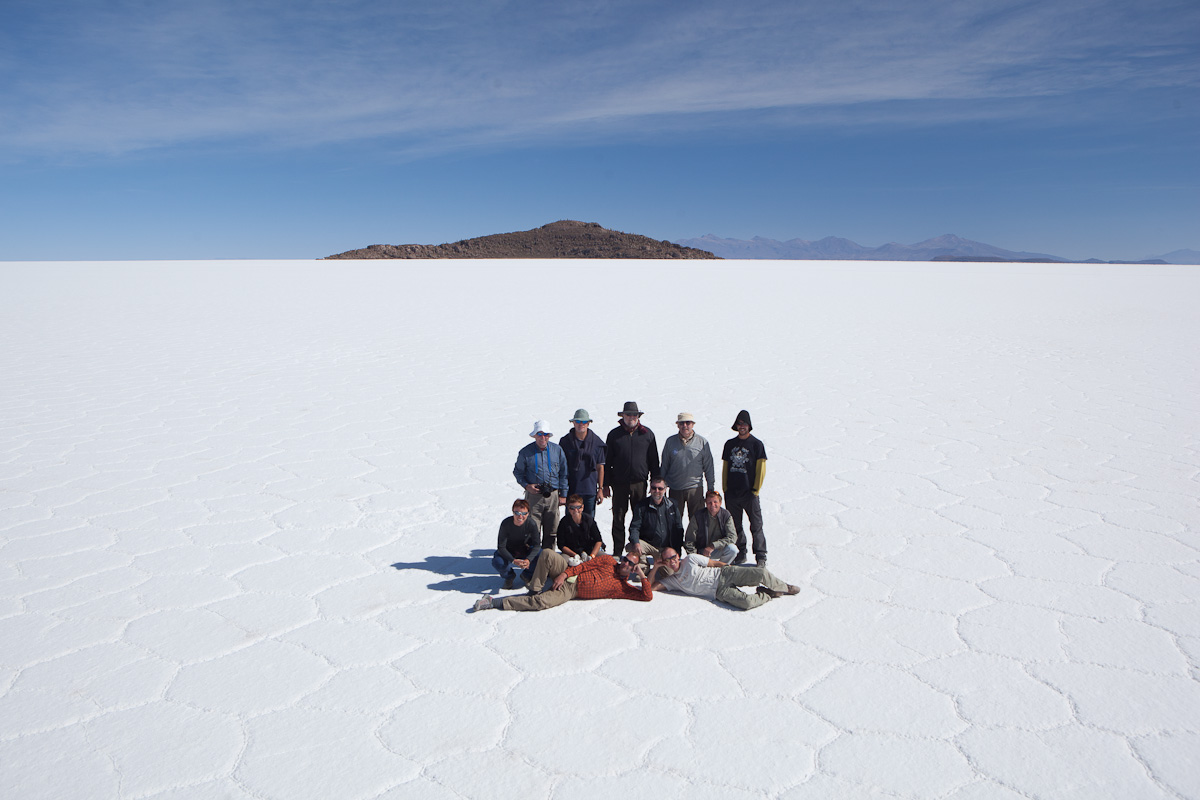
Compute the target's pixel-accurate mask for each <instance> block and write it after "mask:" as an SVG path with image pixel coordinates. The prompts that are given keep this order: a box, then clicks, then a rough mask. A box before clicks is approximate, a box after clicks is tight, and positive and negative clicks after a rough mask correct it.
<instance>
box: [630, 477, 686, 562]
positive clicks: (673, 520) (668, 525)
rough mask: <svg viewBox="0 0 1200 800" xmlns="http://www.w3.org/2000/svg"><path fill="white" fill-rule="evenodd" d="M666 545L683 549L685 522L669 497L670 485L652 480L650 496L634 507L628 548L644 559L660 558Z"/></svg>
mask: <svg viewBox="0 0 1200 800" xmlns="http://www.w3.org/2000/svg"><path fill="white" fill-rule="evenodd" d="M667 545H671V546H673V547H675V548H676V549H678V548H680V547H682V546H683V519H682V516H681V512H680V510H679V506H677V505H675V501H674V500H672V499H671V498H669V497H667V482H666V481H665V480H663V479H662V478H655V479H654V480H652V481H650V496H649V497H647V498H646V499H645V500H642V501H640V502H639V503H638V504H637V505H635V506H634V507H633V522H631V523H629V546H630V547H631V548H633V549H635V550H636V552H637V554H638V555H639V556H641V557H642V558H643V560H644V557H645V556H651V557H654V558H657V557H658V553H659V551H660V550H662V549H663V548H664V547H666V546H667Z"/></svg>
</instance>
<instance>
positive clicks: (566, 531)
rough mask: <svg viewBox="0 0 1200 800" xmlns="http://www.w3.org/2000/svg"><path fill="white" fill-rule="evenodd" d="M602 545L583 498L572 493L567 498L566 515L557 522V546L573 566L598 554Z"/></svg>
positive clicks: (598, 532)
mask: <svg viewBox="0 0 1200 800" xmlns="http://www.w3.org/2000/svg"><path fill="white" fill-rule="evenodd" d="M603 546H604V544H603V540H602V539H601V538H600V529H599V528H598V527H596V521H595V520H594V519H592V518H591V516H590V515H589V514H588V513H587V511H586V510H585V506H584V502H583V498H582V497H580V496H579V495H577V494H573V495H571V496H570V497H568V498H567V515H566V516H565V517H563V518H562V519H561V520H560V521H559V523H558V548H559V549H560V550H562V552H563V555H565V556H566V557H567V564H568V565H570V566H572V567H573V566H575V565H576V564H578V563H580V562H582V561H588V560H589V559H593V558H595V557H596V556H598V555H600V550H601V548H602V547H603Z"/></svg>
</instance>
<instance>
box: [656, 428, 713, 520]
mask: <svg viewBox="0 0 1200 800" xmlns="http://www.w3.org/2000/svg"><path fill="white" fill-rule="evenodd" d="M675 427H676V428H678V429H679V433H676V434H673V435H671V436H668V437H667V441H666V443H665V444H663V451H662V476H663V479H664V480H665V481H666V482H667V486H668V487H669V488H670V490H671V499H672V500H674V501H675V503H676V504H677V505H678V506H679V514H680V516H681V518H682V515H683V512H684V510H685V509H686V510H687V516H688V521H689V522H691V520H692V519H694V518H695V517H697V516H699V515H700V514H701V513H703V512H704V492H705V491H706V489H705V486H706V485H707V487H708V488H707V491H711V490H713V489H715V488H717V481H716V470H715V468H714V463H713V455H712V449H711V448H710V447H709V446H708V440H707V439H705V438H704V437H703V436H700V435H699V434H697V433H696V418H695V417H694V416H692V415H691V414H690V413H689V412H687V411H683V412H681V413H680V414H679V416H678V417H677V418H676V419H675Z"/></svg>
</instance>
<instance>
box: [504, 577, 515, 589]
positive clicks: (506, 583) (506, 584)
mask: <svg viewBox="0 0 1200 800" xmlns="http://www.w3.org/2000/svg"><path fill="white" fill-rule="evenodd" d="M512 587H513V579H512V578H505V579H504V588H505V589H511V588H512Z"/></svg>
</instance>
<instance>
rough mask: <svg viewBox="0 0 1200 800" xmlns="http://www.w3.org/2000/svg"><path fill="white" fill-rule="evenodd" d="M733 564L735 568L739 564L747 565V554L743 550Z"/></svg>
mask: <svg viewBox="0 0 1200 800" xmlns="http://www.w3.org/2000/svg"><path fill="white" fill-rule="evenodd" d="M733 563H734V565H735V566H736V565H738V564H745V563H746V554H745V553H743V552H742V551H741V550H739V551H738V554H737V556H736V557H735V558H734V559H733Z"/></svg>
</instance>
